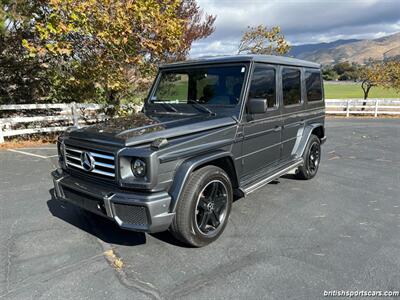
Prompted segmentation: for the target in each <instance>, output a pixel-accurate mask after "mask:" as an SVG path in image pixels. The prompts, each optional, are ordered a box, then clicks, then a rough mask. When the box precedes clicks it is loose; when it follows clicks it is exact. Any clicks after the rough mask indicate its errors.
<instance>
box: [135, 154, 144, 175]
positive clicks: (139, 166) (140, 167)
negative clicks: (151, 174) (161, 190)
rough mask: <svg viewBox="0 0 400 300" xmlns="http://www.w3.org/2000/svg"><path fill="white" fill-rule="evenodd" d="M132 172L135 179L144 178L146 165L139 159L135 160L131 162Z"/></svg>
mask: <svg viewBox="0 0 400 300" xmlns="http://www.w3.org/2000/svg"><path fill="white" fill-rule="evenodd" d="M132 172H133V175H135V177H144V176H145V175H146V163H145V162H144V161H143V160H141V159H138V158H137V159H135V160H134V161H133V162H132Z"/></svg>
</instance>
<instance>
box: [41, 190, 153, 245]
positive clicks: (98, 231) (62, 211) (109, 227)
mask: <svg viewBox="0 0 400 300" xmlns="http://www.w3.org/2000/svg"><path fill="white" fill-rule="evenodd" d="M49 193H50V195H51V199H50V200H48V201H47V207H48V209H49V211H50V213H51V214H52V215H53V216H54V217H57V218H59V219H61V220H63V221H65V222H67V223H69V224H71V225H73V226H75V227H77V228H79V229H81V230H84V231H86V232H87V233H89V234H91V235H93V236H95V237H97V238H99V239H100V240H102V241H103V242H105V243H109V244H115V245H124V246H137V245H142V244H145V243H146V234H145V233H143V232H133V231H128V230H123V229H121V228H119V227H118V225H117V224H116V223H114V222H113V221H111V220H108V219H106V218H103V217H101V216H98V215H96V214H93V213H90V212H86V211H84V210H83V209H80V208H79V207H77V206H75V205H72V204H69V203H64V202H61V201H59V200H57V199H56V198H55V197H54V189H51V190H49Z"/></svg>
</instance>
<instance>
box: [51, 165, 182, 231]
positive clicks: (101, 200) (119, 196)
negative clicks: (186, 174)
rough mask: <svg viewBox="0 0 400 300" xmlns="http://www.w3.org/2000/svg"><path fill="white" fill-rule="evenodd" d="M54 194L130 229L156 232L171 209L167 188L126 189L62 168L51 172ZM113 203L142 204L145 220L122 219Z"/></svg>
mask: <svg viewBox="0 0 400 300" xmlns="http://www.w3.org/2000/svg"><path fill="white" fill-rule="evenodd" d="M52 177H53V183H54V190H55V195H56V198H57V199H59V200H62V201H66V202H69V203H71V204H74V205H77V206H80V207H81V208H83V209H85V210H88V211H91V212H94V213H96V214H98V215H101V216H103V217H106V218H110V219H113V220H114V221H115V222H116V223H117V224H118V225H119V226H120V227H121V228H124V229H128V230H133V231H145V232H160V231H165V230H167V229H168V227H169V225H170V224H171V222H172V219H173V217H174V215H175V214H174V213H170V212H169V211H168V209H169V207H170V203H171V196H170V195H169V194H168V193H167V192H157V193H138V192H134V191H133V192H127V191H121V190H119V189H116V188H115V187H114V188H113V187H110V186H105V185H99V184H95V183H92V182H88V181H84V180H81V179H79V178H76V177H71V176H70V175H69V174H65V173H64V172H63V171H62V170H60V169H59V170H56V171H54V172H52ZM115 204H121V205H125V206H126V208H127V209H134V208H136V207H143V209H145V211H146V214H147V215H146V220H147V224H143V222H138V223H137V224H135V223H132V222H126V220H124V218H123V216H118V214H117V212H116V209H115Z"/></svg>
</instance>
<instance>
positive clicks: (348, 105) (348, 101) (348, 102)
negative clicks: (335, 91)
mask: <svg viewBox="0 0 400 300" xmlns="http://www.w3.org/2000/svg"><path fill="white" fill-rule="evenodd" d="M349 116H350V100H349V99H347V106H346V117H347V118H348V117H349Z"/></svg>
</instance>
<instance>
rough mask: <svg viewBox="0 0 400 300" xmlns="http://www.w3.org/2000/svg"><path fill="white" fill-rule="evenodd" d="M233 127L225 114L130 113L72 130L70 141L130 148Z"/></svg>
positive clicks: (232, 121)
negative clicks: (158, 140)
mask: <svg viewBox="0 0 400 300" xmlns="http://www.w3.org/2000/svg"><path fill="white" fill-rule="evenodd" d="M233 124H236V121H235V120H234V119H233V118H232V117H227V116H226V115H225V116H223V115H219V116H218V115H217V116H211V115H206V114H202V115H189V116H188V115H178V114H165V115H161V114H154V115H149V114H144V113H138V114H133V115H131V116H129V117H124V118H114V119H110V120H108V121H105V122H102V123H99V124H96V125H92V126H87V127H83V128H79V129H75V130H72V131H70V132H69V138H73V139H83V140H87V141H92V142H97V143H102V144H112V145H119V146H133V145H138V144H143V143H149V142H152V141H154V140H155V139H157V138H171V137H178V136H182V135H186V134H190V133H195V132H200V131H206V130H211V129H214V128H220V127H223V126H229V125H233Z"/></svg>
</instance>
